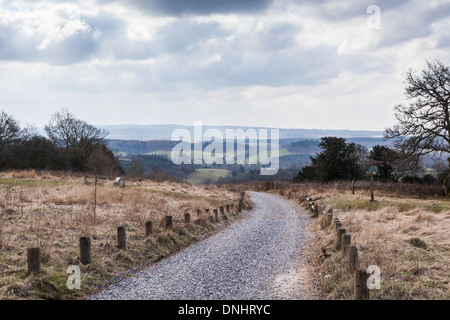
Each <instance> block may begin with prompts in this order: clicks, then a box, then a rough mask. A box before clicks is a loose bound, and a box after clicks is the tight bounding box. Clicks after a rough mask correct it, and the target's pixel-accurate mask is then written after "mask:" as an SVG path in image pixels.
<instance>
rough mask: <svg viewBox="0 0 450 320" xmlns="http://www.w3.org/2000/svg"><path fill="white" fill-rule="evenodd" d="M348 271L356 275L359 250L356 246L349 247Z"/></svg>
mask: <svg viewBox="0 0 450 320" xmlns="http://www.w3.org/2000/svg"><path fill="white" fill-rule="evenodd" d="M347 263H348V270H349V271H350V272H351V273H354V272H355V271H356V269H358V248H357V247H356V246H352V245H350V246H348V248H347Z"/></svg>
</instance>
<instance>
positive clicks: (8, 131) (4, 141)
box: [0, 110, 22, 169]
mask: <svg viewBox="0 0 450 320" xmlns="http://www.w3.org/2000/svg"><path fill="white" fill-rule="evenodd" d="M21 132H22V131H21V129H20V125H19V122H17V121H16V120H15V119H14V118H13V117H12V116H10V115H8V114H7V113H5V112H4V111H3V110H1V112H0V169H1V168H3V167H4V163H5V153H6V150H7V149H8V148H9V147H10V146H12V145H14V144H16V143H18V142H20V141H21V135H22V133H21Z"/></svg>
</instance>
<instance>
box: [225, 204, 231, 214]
mask: <svg viewBox="0 0 450 320" xmlns="http://www.w3.org/2000/svg"><path fill="white" fill-rule="evenodd" d="M225 208H226V210H227V213H230V205H229V204H227V205H226V207H225Z"/></svg>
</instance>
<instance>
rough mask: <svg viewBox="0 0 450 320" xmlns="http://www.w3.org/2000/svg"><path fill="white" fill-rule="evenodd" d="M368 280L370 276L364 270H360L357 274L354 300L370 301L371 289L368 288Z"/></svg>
mask: <svg viewBox="0 0 450 320" xmlns="http://www.w3.org/2000/svg"><path fill="white" fill-rule="evenodd" d="M367 279H369V274H368V273H367V271H366V270H364V269H358V270H356V272H355V290H354V293H353V300H369V296H370V294H369V288H367Z"/></svg>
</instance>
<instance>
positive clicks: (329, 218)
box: [327, 213, 333, 226]
mask: <svg viewBox="0 0 450 320" xmlns="http://www.w3.org/2000/svg"><path fill="white" fill-rule="evenodd" d="M332 221H333V213H327V226H331V222H332Z"/></svg>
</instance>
